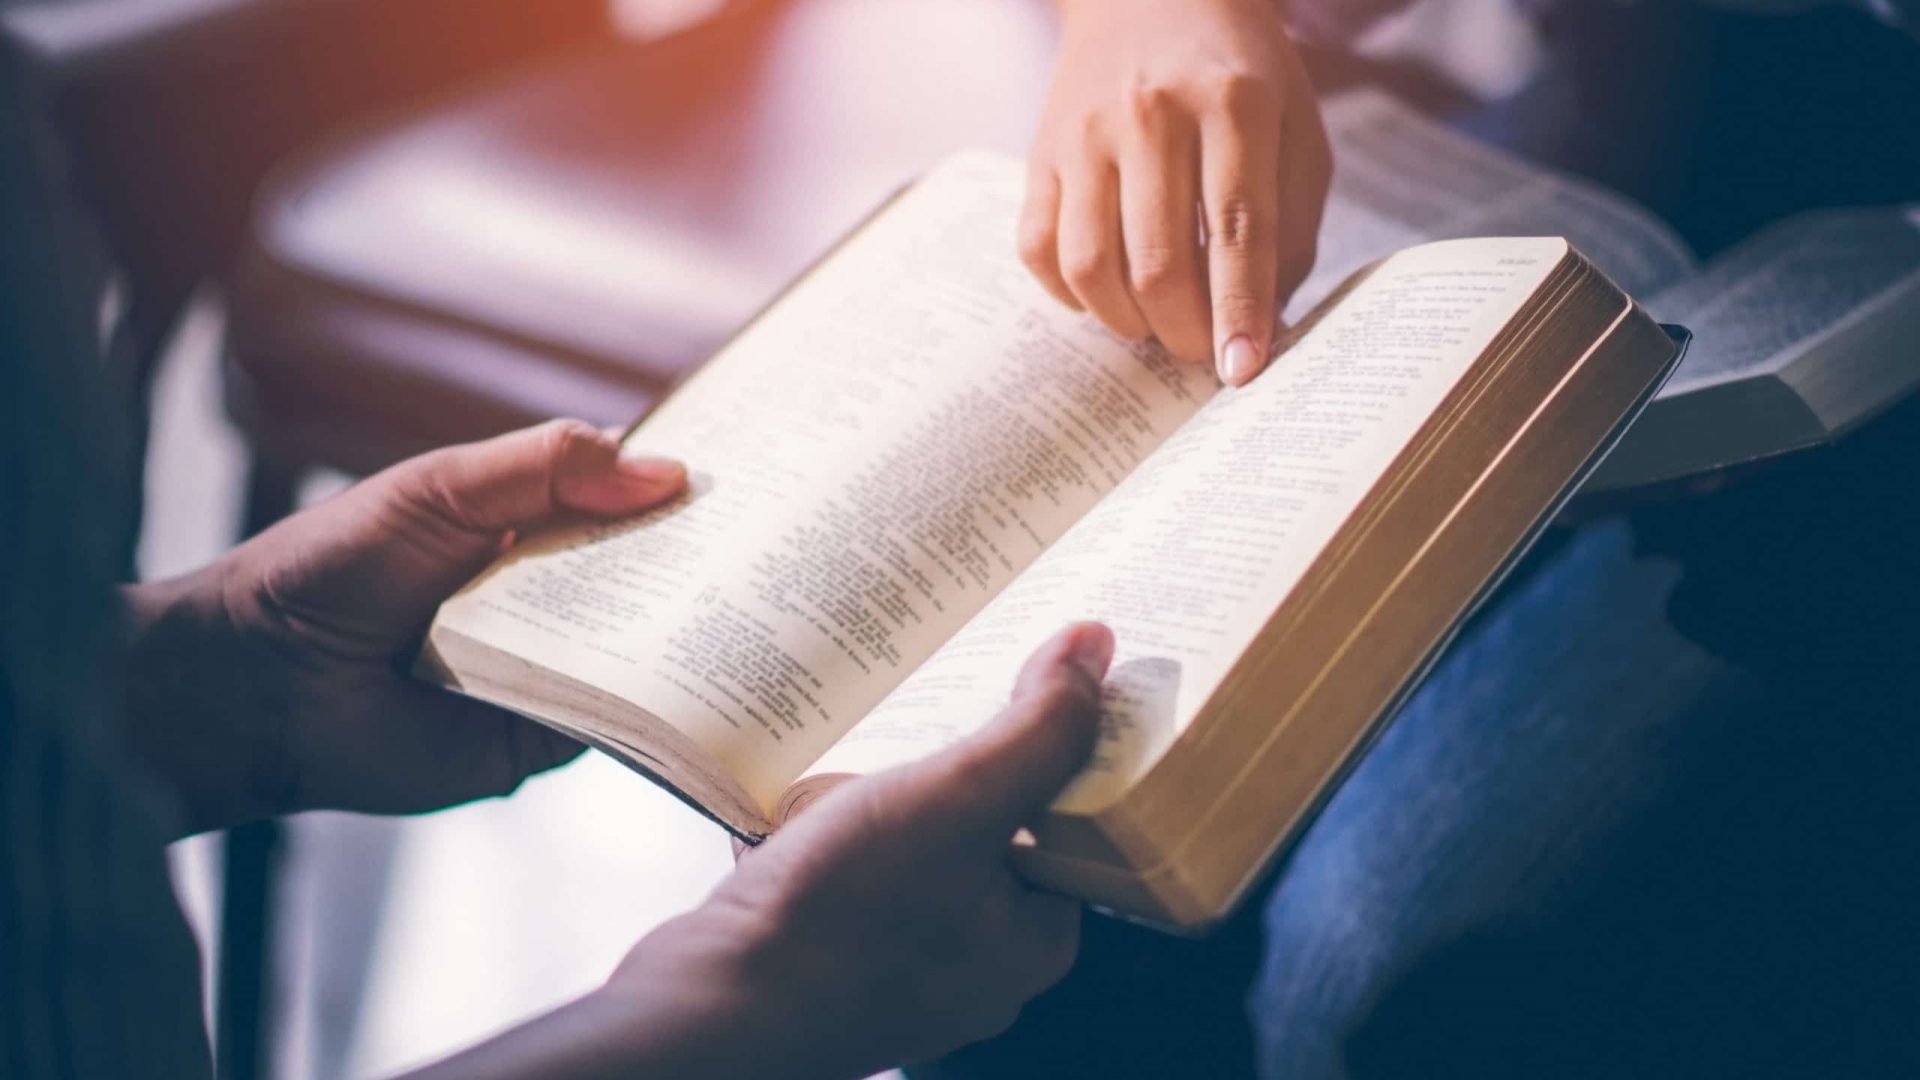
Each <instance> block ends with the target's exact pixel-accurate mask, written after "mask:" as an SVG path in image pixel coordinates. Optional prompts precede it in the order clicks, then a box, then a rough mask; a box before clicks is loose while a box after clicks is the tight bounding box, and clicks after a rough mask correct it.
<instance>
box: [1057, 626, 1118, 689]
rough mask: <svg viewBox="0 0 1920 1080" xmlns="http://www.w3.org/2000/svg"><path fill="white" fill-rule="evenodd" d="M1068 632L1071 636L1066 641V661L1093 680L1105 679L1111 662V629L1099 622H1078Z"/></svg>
mask: <svg viewBox="0 0 1920 1080" xmlns="http://www.w3.org/2000/svg"><path fill="white" fill-rule="evenodd" d="M1070 633H1071V634H1072V635H1073V636H1072V639H1071V640H1069V641H1068V642H1067V663H1069V664H1072V665H1073V666H1074V667H1077V668H1079V669H1080V672H1081V674H1083V675H1085V676H1086V677H1087V678H1089V679H1092V680H1093V681H1094V682H1100V681H1102V680H1103V679H1105V678H1106V677H1107V667H1108V666H1109V665H1111V664H1112V663H1113V631H1111V630H1109V629H1107V628H1106V627H1105V626H1102V625H1100V624H1099V623H1080V624H1079V625H1077V626H1075V627H1074V628H1073V629H1072V630H1071V631H1070Z"/></svg>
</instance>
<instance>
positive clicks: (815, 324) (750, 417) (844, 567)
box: [440, 156, 1217, 810]
mask: <svg viewBox="0 0 1920 1080" xmlns="http://www.w3.org/2000/svg"><path fill="white" fill-rule="evenodd" d="M1021 193H1022V170H1021V167H1020V165H1019V163H1017V162H1014V161H1011V160H1008V159H1002V158H998V157H993V156H965V157H960V158H955V159H952V160H950V161H949V162H948V163H947V164H945V165H942V166H941V167H939V168H938V169H936V170H935V171H934V172H932V173H930V174H928V176H927V177H926V178H925V179H923V180H922V181H921V182H920V183H919V184H917V185H915V186H914V187H913V188H912V189H910V190H909V191H908V192H906V193H905V194H904V195H903V196H902V197H901V198H899V199H898V200H897V201H896V203H895V204H894V205H893V206H891V207H890V208H889V209H887V210H886V211H885V212H883V213H882V214H881V215H880V216H879V217H877V218H876V219H875V220H874V221H873V222H872V223H871V224H870V225H869V226H867V227H866V228H865V229H863V230H862V231H861V232H859V233H857V234H856V235H855V236H854V237H853V238H852V239H851V240H849V241H848V242H847V243H846V244H845V245H844V246H843V247H842V248H841V249H840V250H839V251H837V252H836V253H834V254H833V255H832V256H831V257H830V258H829V259H827V260H826V261H825V262H824V263H823V264H822V265H821V266H820V267H818V268H817V269H816V270H815V271H814V272H813V273H812V274H811V275H810V276H809V277H808V279H807V280H805V281H804V282H803V283H802V284H801V285H800V286H798V287H797V288H796V289H795V290H794V291H793V292H791V293H789V295H788V296H787V297H785V298H784V299H782V300H781V301H780V302H778V303H776V304H775V305H774V307H773V308H771V309H770V310H769V311H768V312H767V313H766V314H765V315H763V316H762V317H761V318H760V319H759V320H757V321H756V322H755V323H754V324H753V325H752V326H751V327H750V328H748V329H747V330H746V331H745V332H744V333H743V334H742V335H741V336H740V337H739V338H737V339H736V340H735V341H734V342H733V343H731V344H730V345H729V346H728V347H727V348H726V349H725V350H723V352H722V353H721V354H720V356H719V357H717V358H716V359H715V360H714V361H712V362H710V363H709V364H708V365H707V366H706V367H705V368H704V369H703V370H702V371H701V372H700V374H698V375H697V376H696V377H695V378H693V379H692V380H691V381H690V382H689V383H688V384H687V385H686V386H685V387H684V388H683V389H682V390H680V391H679V392H677V393H676V394H674V395H673V396H672V397H671V398H669V399H668V401H667V402H666V403H664V404H663V405H662V406H661V408H660V409H659V410H658V411H657V412H656V413H655V414H654V415H653V416H652V417H650V418H649V419H648V420H647V421H646V422H645V423H644V424H642V425H641V426H640V427H639V428H638V429H637V430H636V431H635V432H634V433H633V435H632V436H631V437H630V439H629V445H630V446H632V447H634V448H636V449H638V450H642V451H645V452H649V453H657V454H665V455H669V456H672V457H676V458H679V459H681V460H683V461H685V462H686V463H687V465H688V467H689V470H690V473H691V478H692V495H691V498H689V499H686V500H683V501H682V502H681V503H679V504H677V505H675V506H672V507H669V508H666V509H664V510H662V511H660V512H658V513H655V514H653V515H651V516H650V517H647V518H645V519H643V520H640V521H636V522H632V523H626V524H622V525H619V526H615V527H611V528H602V529H598V530H595V531H593V532H591V533H587V534H580V533H577V532H576V533H572V534H568V535H565V536H561V537H556V538H550V539H547V540H545V541H540V542H535V543H531V544H529V545H527V550H526V551H523V552H521V553H518V554H516V555H515V556H514V557H511V558H509V559H508V560H506V561H505V562H504V563H503V564H502V565H500V566H498V567H496V568H495V569H494V570H493V571H491V572H490V573H489V574H488V575H487V576H486V577H485V578H483V579H482V580H481V581H479V582H478V583H476V584H475V585H474V586H472V587H470V588H469V589H468V590H466V591H465V592H463V593H462V594H461V595H460V596H459V597H456V598H455V599H454V600H453V601H450V602H449V603H448V604H447V605H446V607H445V608H444V609H443V611H442V614H441V616H440V621H441V622H442V623H443V624H445V625H447V626H449V627H451V628H453V629H456V630H458V631H460V632H462V633H464V634H467V635H469V636H471V637H475V638H477V639H479V640H480V641H482V642H483V643H485V644H488V645H492V646H494V647H496V648H499V649H503V650H505V651H508V652H510V653H513V654H516V655H518V656H520V657H523V658H525V659H528V660H530V661H532V662H534V663H536V664H539V665H542V666H545V667H547V668H550V669H552V670H554V671H556V672H559V673H561V674H562V675H566V676H568V677H571V678H573V679H577V680H579V681H581V682H585V683H587V684H589V685H591V686H594V687H598V688H600V689H602V690H605V691H607V692H608V693H611V694H614V695H615V696H617V697H620V698H623V699H625V700H627V701H630V702H633V703H634V704H636V705H638V706H639V707H641V708H642V709H644V710H646V711H647V712H649V713H651V714H653V715H654V716H656V717H658V718H659V719H661V720H662V721H664V722H667V723H669V724H671V725H672V726H674V727H675V728H676V729H678V730H680V731H681V732H683V733H684V734H685V735H687V736H688V737H689V738H691V739H692V740H693V741H694V742H695V743H697V744H698V745H699V746H700V747H701V748H702V749H704V750H705V751H706V752H707V753H708V754H710V755H711V756H712V757H714V758H715V759H716V760H717V761H718V762H719V763H720V765H721V766H722V767H723V768H725V769H727V770H728V771H729V772H730V773H731V774H732V775H733V776H734V777H735V778H736V779H737V780H738V781H739V782H740V783H741V785H742V786H743V787H745V788H746V789H747V791H748V792H749V793H750V794H751V795H752V796H753V797H755V798H757V799H759V800H760V801H761V803H762V805H763V809H768V810H770V808H771V806H772V804H773V801H774V799H775V798H776V797H777V796H778V794H779V792H780V790H781V789H783V788H784V787H785V786H786V785H787V784H788V783H789V782H790V781H792V780H793V779H794V777H796V776H797V775H798V774H799V773H800V771H801V770H802V769H803V768H804V767H805V766H806V765H807V764H808V763H810V762H811V761H813V760H814V759H815V758H816V757H818V756H819V754H820V753H821V752H822V751H824V750H825V748H826V747H827V746H828V745H829V744H831V743H832V742H833V741H834V740H835V739H837V738H839V737H840V735H841V734H842V733H843V732H844V731H845V730H846V729H847V727H848V726H849V725H851V724H852V723H853V722H854V721H855V720H858V719H859V718H860V717H861V716H863V715H865V714H866V713H867V712H868V711H869V710H870V709H871V708H872V706H873V705H874V704H875V703H877V702H878V701H879V700H880V699H881V698H882V697H883V696H884V695H885V694H886V693H887V692H888V691H889V690H891V689H893V687H894V686H895V685H897V684H898V682H899V681H900V680H901V679H902V678H903V677H904V676H905V675H906V673H907V672H909V671H911V670H913V669H914V668H915V667H917V666H918V665H919V664H920V663H921V662H922V661H923V660H924V659H926V657H927V656H929V655H930V654H931V653H932V652H933V650H934V649H935V648H936V647H937V646H938V645H939V644H940V643H941V642H943V641H945V640H946V639H947V638H948V637H950V636H951V635H952V634H953V633H954V632H955V631H956V630H958V629H959V628H960V626H961V625H963V624H964V623H965V622H966V621H967V619H969V618H970V617H972V616H973V615H974V614H975V613H977V612H978V611H979V610H980V609H981V608H982V607H983V606H984V605H985V604H986V602H987V601H988V600H989V599H990V598H991V597H992V596H993V595H994V594H996V593H997V592H999V591H1000V589H1001V588H1002V587H1003V586H1005V584H1006V583H1007V582H1008V581H1010V580H1012V578H1013V577H1014V576H1015V575H1016V574H1018V573H1019V572H1020V571H1021V570H1023V569H1025V568H1026V566H1027V565H1028V564H1029V563H1030V562H1032V561H1033V559H1034V558H1035V557H1036V556H1037V555H1038V554H1039V553H1040V552H1041V550H1042V549H1044V548H1045V547H1047V546H1048V545H1049V544H1051V543H1053V542H1054V540H1056V539H1057V538H1058V537H1059V536H1060V535H1061V534H1062V533H1064V532H1065V531H1066V529H1067V528H1068V526H1070V525H1071V524H1072V523H1073V522H1074V521H1076V520H1077V519H1079V518H1080V517H1081V516H1082V515H1083V514H1085V513H1086V511H1087V510H1088V509H1089V508H1090V507H1092V506H1093V505H1094V503H1095V502H1097V501H1098V500H1099V499H1100V498H1101V496H1103V495H1104V494H1106V493H1107V492H1108V491H1109V490H1111V489H1112V488H1113V487H1114V486H1115V485H1116V484H1118V483H1119V482H1120V481H1121V480H1122V479H1123V478H1124V477H1125V476H1126V475H1128V474H1129V473H1130V472H1131V471H1132V470H1133V468H1134V466H1135V465H1136V464H1138V463H1139V462H1140V461H1141V460H1142V459H1143V458H1144V457H1146V455H1147V454H1148V453H1149V452H1151V451H1152V450H1153V449H1154V448H1155V447H1156V446H1158V445H1159V444H1160V443H1161V441H1162V440H1164V439H1165V438H1166V437H1167V436H1168V435H1170V434H1171V433H1172V432H1173V431H1174V430H1175V429H1176V428H1177V427H1178V426H1179V425H1180V424H1181V423H1182V422H1183V421H1185V420H1186V419H1187V418H1188V417H1189V416H1191V415H1192V414H1193V413H1194V412H1195V411H1196V410H1197V409H1198V408H1199V407H1200V405H1201V404H1202V403H1203V401H1204V400H1205V399H1206V398H1207V397H1208V396H1210V395H1211V394H1212V393H1213V392H1214V391H1215V389H1216V388H1217V384H1215V383H1214V381H1213V378H1212V375H1211V373H1210V372H1207V371H1205V370H1204V369H1201V368H1198V367H1193V366H1188V365H1179V364H1176V363H1174V362H1173V361H1171V360H1170V359H1169V358H1167V356H1166V355H1165V354H1164V353H1163V352H1162V351H1161V350H1159V349H1158V348H1157V347H1155V346H1151V345H1136V344H1130V343H1127V342H1124V341H1122V340H1120V339H1118V338H1116V337H1114V336H1113V335H1112V334H1110V333H1108V332H1106V331H1105V330H1104V329H1102V328H1100V327H1099V326H1098V325H1097V323H1095V322H1094V321H1093V320H1092V319H1091V318H1089V317H1087V316H1084V315H1078V314H1075V313H1073V312H1070V311H1068V310H1066V309H1064V308H1062V307H1061V306H1060V305H1058V304H1057V303H1055V302H1054V301H1053V300H1051V299H1050V298H1049V297H1047V296H1046V294H1045V293H1044V292H1043V291H1042V290H1041V289H1040V287H1039V286H1037V285H1036V284H1034V283H1033V281H1032V280H1031V277H1030V275H1029V274H1028V273H1027V272H1026V270H1025V269H1024V268H1023V267H1022V266H1020V265H1019V263H1018V261H1017V259H1016V256H1015V245H1014V243H1013V232H1014V227H1015V222H1016V220H1017V212H1018V207H1019V202H1020V197H1021Z"/></svg>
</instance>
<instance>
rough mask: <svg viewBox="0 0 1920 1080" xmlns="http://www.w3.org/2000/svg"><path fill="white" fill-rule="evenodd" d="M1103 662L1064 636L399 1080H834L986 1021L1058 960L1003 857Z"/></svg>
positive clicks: (1068, 746)
mask: <svg viewBox="0 0 1920 1080" xmlns="http://www.w3.org/2000/svg"><path fill="white" fill-rule="evenodd" d="M1112 659H1113V635H1112V634H1111V633H1109V632H1108V631H1107V629H1106V628H1105V627H1102V626H1099V625H1096V624H1091V623H1082V624H1077V625H1074V626H1070V627H1068V628H1067V629H1066V630H1064V631H1063V632H1061V633H1060V634H1059V635H1057V636H1056V637H1054V639H1053V640H1052V641H1049V642H1048V643H1047V644H1045V645H1043V646H1041V648H1040V649H1039V651H1038V652H1036V653H1035V654H1034V656H1033V658H1032V659H1031V660H1029V661H1028V663H1027V666H1026V670H1024V671H1023V672H1022V673H1021V675H1020V678H1019V681H1018V684H1017V685H1016V687H1015V689H1014V695H1013V702H1012V704H1011V705H1010V706H1009V707H1008V708H1007V710H1006V711H1005V712H1004V713H1002V714H1001V716H1000V718H999V720H997V721H996V722H995V723H994V724H993V725H992V726H991V727H989V728H987V729H986V730H984V731H982V732H981V733H980V734H978V735H976V736H974V737H973V738H971V739H969V740H967V741H966V742H964V743H962V744H960V745H958V746H955V747H953V748H952V749H950V750H948V751H946V752H945V753H942V754H939V755H936V756H934V757H931V758H929V759H927V760H925V761H922V762H919V763H917V764H914V765H909V766H905V767H902V768H899V769H895V770H893V771H891V772H887V773H882V774H880V775H877V776H871V777H867V778H865V779H861V780H857V781H853V782H851V783H847V784H844V785H842V786H840V787H838V788H836V789H834V790H833V791H831V792H829V793H828V794H827V795H825V796H824V797H822V798H821V799H820V801H819V802H818V803H816V804H814V805H813V806H812V807H811V808H809V809H808V810H806V811H805V812H804V813H802V814H801V815H800V817H799V818H798V819H796V820H795V821H793V822H791V823H790V824H788V825H787V826H786V827H784V828H782V829H781V830H780V831H779V832H778V833H776V834H775V835H774V836H773V838H772V839H770V840H768V841H767V842H766V843H765V844H762V845H761V846H760V847H759V848H758V849H756V850H755V851H753V852H751V853H749V854H748V855H747V856H746V857H745V858H744V859H743V860H741V863H740V865H739V866H738V867H737V868H736V869H735V870H734V872H733V875H732V876H731V877H729V878H728V879H727V880H726V881H725V882H723V883H722V884H721V886H720V888H719V889H718V890H716V891H715V892H714V894H713V896H712V897H711V898H709V899H708V900H707V902H706V903H705V904H703V905H702V906H701V907H699V908H698V909H696V910H694V911H693V912H691V913H689V914H687V915H684V916H681V917H680V918H678V919H675V920H673V921H671V922H669V923H667V924H666V925H664V926H662V927H661V928H660V929H659V930H657V931H655V932H654V933H653V934H651V935H649V936H648V937H647V938H645V939H644V940H642V941H641V942H640V944H639V945H637V946H635V947H634V949H633V951H632V952H631V953H630V954H628V956H627V958H626V960H625V961H624V962H623V963H622V964H621V965H620V967H619V969H618V970H617V971H616V972H615V973H614V975H613V977H612V978H611V979H609V980H608V981H607V984H606V985H605V986H604V987H602V988H601V989H600V990H598V991H596V992H594V993H592V994H590V995H588V996H587V997H585V998H582V999H581V1000H579V1001H576V1002H574V1003H573V1004H571V1005H568V1006H565V1007H563V1008H562V1009H560V1010H558V1011H557V1012H554V1013H551V1014H549V1015H547V1016H545V1017H542V1018H540V1019H539V1020H536V1021H534V1022H533V1023H531V1024H529V1025H527V1026H525V1027H522V1028H519V1029H517V1030H515V1031H512V1032H509V1033H507V1034H506V1035H503V1036H501V1037H500V1038H498V1039H496V1040H494V1041H493V1042H491V1043H488V1044H484V1045H482V1046H479V1047H476V1048H474V1049H473V1050H470V1051H468V1052H466V1053H465V1054H462V1055H460V1056H458V1057H455V1058H453V1059H451V1060H449V1061H446V1062H443V1063H441V1064H440V1065H438V1066H435V1067H433V1068H431V1069H428V1070H427V1071H426V1072H425V1073H424V1074H422V1075H421V1076H419V1077H415V1078H414V1080H454V1078H461V1080H482V1078H487V1080H506V1078H518V1077H533V1076H539V1077H542V1078H543V1080H570V1078H579V1077H590V1076H591V1077H600V1076H605V1077H614V1076H653V1075H660V1076H686V1077H707V1076H712V1077H733V1076H761V1077H770V1078H774V1077H777V1078H800V1077H807V1078H814V1077H818V1078H836V1077H844V1078H847V1080H853V1078H856V1077H861V1076H866V1075H869V1074H871V1073H873V1072H876V1071H878V1070H880V1069H883V1068H886V1067H889V1066H894V1065H899V1064H902V1063H904V1062H911V1061H918V1060H924V1059H926V1058H929V1057H933V1056H935V1055H937V1054H941V1053H944V1052H946V1051H948V1050H951V1049H953V1048H955V1047H958V1046H961V1045H963V1044H965V1043H968V1042H972V1041H975V1040H978V1039H982V1038H986V1037H987V1036H989V1035H993V1034H995V1033H997V1032H999V1031H1001V1030H1003V1029H1004V1028H1006V1027H1007V1026H1008V1025H1009V1024H1011V1023H1012V1022H1013V1019H1014V1017H1015V1016H1017V1015H1018V1014H1019V1011H1020V1007H1021V1006H1022V1005H1023V1004H1024V1003H1025V1002H1026V1001H1027V1000H1028V999H1029V998H1031V997H1033V996H1034V995H1035V994H1038V993H1039V992H1040V991H1041V990H1043V989H1045V988H1046V987H1048V986H1050V985H1052V984H1053V983H1054V982H1056V981H1057V980H1058V979H1059V978H1060V977H1061V976H1062V975H1064V974H1065V973H1066V971H1067V969H1068V968H1069V967H1070V966H1071V965H1072V963H1073V957H1074V952H1075V949H1076V947H1077V945H1078V942H1079V927H1080V905H1079V904H1078V903H1076V902H1074V901H1071V900H1068V899H1065V898H1063V897H1059V896H1051V895H1048V894H1045V893H1041V892H1037V891H1035V890H1034V889H1032V888H1030V887H1028V886H1027V885H1025V884H1023V883H1022V882H1021V881H1020V880H1018V879H1017V878H1015V877H1014V876H1013V872H1012V870H1011V868H1010V867H1009V865H1008V862H1007V852H1008V848H1009V846H1010V844H1011V842H1012V839H1013V836H1014V833H1015V832H1016V831H1017V830H1018V829H1019V828H1020V827H1021V826H1022V825H1024V824H1027V823H1028V822H1030V821H1032V820H1033V819H1034V818H1036V817H1038V816H1039V815H1040V814H1041V813H1042V812H1043V811H1044V810H1045V808H1046V806H1047V804H1048V803H1050V802H1052V801H1053V799H1054V797H1055V796H1056V795H1058V794H1059V792H1060V790H1061V789H1062V788H1063V787H1064V786H1065V785H1066V783H1067V781H1068V780H1070V779H1071V778H1072V777H1073V775H1074V774H1075V773H1076V772H1078V771H1079V770H1080V768H1081V767H1082V766H1083V765H1084V764H1085V763H1086V760H1087V757H1088V755H1089V754H1090V753H1091V752H1092V750H1093V745H1094V741H1095V739H1096V738H1097V736H1098V733H1099V691H1100V681H1101V680H1102V679H1103V678H1105V676H1106V670H1107V665H1108V664H1109V663H1111V662H1112Z"/></svg>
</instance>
